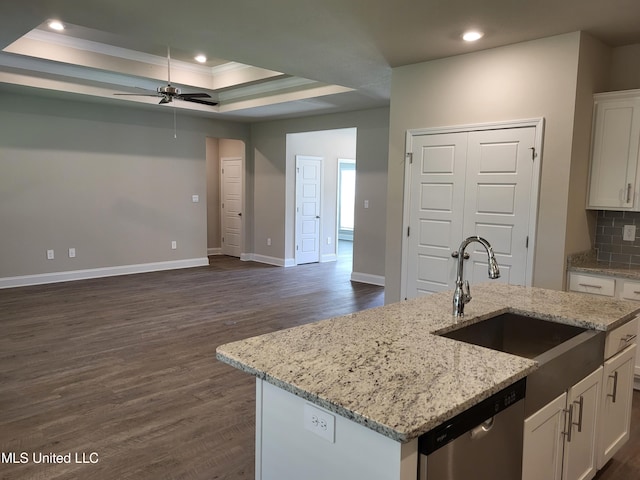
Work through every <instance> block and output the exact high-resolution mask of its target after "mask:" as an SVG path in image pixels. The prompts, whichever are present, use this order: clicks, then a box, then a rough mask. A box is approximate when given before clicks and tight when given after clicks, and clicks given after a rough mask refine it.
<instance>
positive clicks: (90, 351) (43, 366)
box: [0, 249, 640, 480]
mask: <svg viewBox="0 0 640 480" xmlns="http://www.w3.org/2000/svg"><path fill="white" fill-rule="evenodd" d="M339 257H340V258H339V261H338V262H335V263H324V264H312V265H302V266H298V267H292V268H286V269H284V268H279V267H271V266H267V265H262V264H257V263H253V262H241V261H239V260H237V259H234V258H230V257H212V258H211V265H210V266H209V267H202V268H194V269H185V270H175V271H170V272H156V273H149V274H140V275H130V276H122V277H111V278H104V279H95V280H86V281H78V282H70V283H60V284H53V285H43V286H34V287H24V288H16V289H7V290H0V332H1V333H0V452H1V453H3V454H4V455H5V457H3V458H2V459H1V460H2V463H0V479H2V480H44V479H47V480H85V479H95V480H121V479H131V480H133V479H136V480H162V479H167V480H169V479H171V480H176V479H184V480H217V479H229V480H241V479H242V480H245V479H246V480H248V479H253V478H254V432H255V427H254V418H255V410H254V409H255V401H254V395H255V392H254V388H255V386H254V385H255V384H254V379H253V377H251V376H249V375H247V374H244V373H242V372H240V371H238V370H235V369H233V368H231V367H229V366H227V365H225V364H222V363H220V362H218V361H216V360H215V349H216V346H218V345H219V344H222V343H227V342H230V341H234V340H238V339H241V338H245V337H249V336H253V335H258V334H262V333H266V332H271V331H275V330H279V329H283V328H288V327H292V326H296V325H300V324H303V323H307V322H312V321H316V320H321V319H324V318H328V317H331V316H336V315H342V314H346V313H349V312H353V311H357V310H362V309H365V308H370V307H374V306H378V305H381V304H382V303H383V295H384V294H383V289H382V288H380V287H375V286H371V285H365V284H359V283H352V282H350V281H349V276H350V263H349V258H350V257H349V252H348V249H347V250H345V249H342V250H340V255H339ZM10 452H15V453H16V454H17V457H16V461H17V462H19V461H20V458H21V457H20V454H21V453H22V452H24V453H26V454H27V456H28V460H29V461H28V463H24V464H20V463H15V464H14V463H8V460H9V458H8V456H7V455H8V454H9V453H10ZM93 452H95V453H96V454H97V459H98V462H97V463H93V464H92V463H75V460H76V458H75V454H76V453H77V454H78V455H79V460H82V458H83V457H82V455H83V454H84V455H85V461H87V462H89V461H91V460H95V459H96V456H95V455H94V456H90V455H91V454H92V453H93ZM51 453H53V454H67V453H71V455H72V457H71V463H34V462H33V457H32V456H33V454H36V455H39V454H51ZM637 478H640V392H634V409H633V418H632V433H631V440H630V442H628V443H627V445H626V446H625V447H624V448H623V449H622V451H621V452H619V453H618V454H617V455H616V456H615V457H614V459H613V460H612V461H611V462H610V463H609V465H608V466H607V467H606V468H605V469H604V470H603V471H602V472H601V473H600V474H599V475H598V477H597V479H598V480H631V479H637ZM301 480H303V479H301ZM354 480H360V479H354ZM362 480H364V479H362ZM541 480H545V479H541Z"/></svg>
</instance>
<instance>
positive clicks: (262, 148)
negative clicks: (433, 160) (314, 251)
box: [247, 108, 389, 277]
mask: <svg viewBox="0 0 640 480" xmlns="http://www.w3.org/2000/svg"><path fill="white" fill-rule="evenodd" d="M340 128H357V145H356V150H357V153H356V165H357V172H356V210H355V238H354V259H353V271H354V272H358V273H362V274H367V275H375V276H380V277H382V276H384V256H385V216H386V206H385V202H386V169H387V155H388V132H389V110H388V109H386V108H382V109H373V110H364V111H356V112H350V113H345V114H334V115H323V116H316V117H308V118H298V119H295V120H282V121H273V122H264V123H256V124H254V125H252V128H251V141H252V153H253V159H252V160H248V163H252V165H251V166H248V173H249V176H248V179H247V180H248V182H251V181H253V182H255V187H254V190H253V192H254V196H255V197H254V200H253V210H254V211H253V218H254V223H253V227H254V229H255V230H254V238H255V239H256V244H255V246H254V252H255V253H256V254H257V255H263V256H267V257H274V258H286V256H287V255H288V254H287V245H288V240H287V238H289V239H291V238H292V237H290V235H291V234H292V232H293V230H292V229H293V228H294V227H293V223H292V218H291V215H283V212H287V185H286V170H287V145H286V144H287V141H286V137H287V134H291V133H300V132H312V131H321V130H327V129H340ZM251 176H253V178H250V177H251ZM365 199H367V200H369V205H370V208H369V209H366V210H365V209H364V208H363V204H364V200H365ZM288 235H289V237H288ZM268 237H270V238H271V240H272V244H271V246H270V247H268V246H267V245H266V244H265V242H264V241H263V240H264V239H266V238H268ZM289 241H290V240H289ZM289 254H290V253H289Z"/></svg>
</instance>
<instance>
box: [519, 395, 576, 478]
mask: <svg viewBox="0 0 640 480" xmlns="http://www.w3.org/2000/svg"><path fill="white" fill-rule="evenodd" d="M566 404H567V394H566V393H563V394H562V395H560V396H559V397H558V398H556V399H555V400H553V401H552V402H550V403H548V404H547V405H546V406H544V407H542V408H541V409H540V410H538V411H537V412H536V413H534V414H533V415H531V416H530V417H528V418H527V419H526V420H525V421H524V443H523V457H522V480H540V479H541V478H544V479H548V480H560V479H561V478H562V447H563V441H564V440H563V436H564V408H565V405H566Z"/></svg>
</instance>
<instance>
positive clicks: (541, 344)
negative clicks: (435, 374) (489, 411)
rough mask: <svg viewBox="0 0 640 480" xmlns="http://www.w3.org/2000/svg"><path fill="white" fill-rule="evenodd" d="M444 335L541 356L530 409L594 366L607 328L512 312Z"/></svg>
mask: <svg viewBox="0 0 640 480" xmlns="http://www.w3.org/2000/svg"><path fill="white" fill-rule="evenodd" d="M440 336H442V337H447V338H451V339H453V340H459V341H461V342H465V343H471V344H473V345H479V346H482V347H486V348H490V349H492V350H498V351H500V352H506V353H511V354H513V355H517V356H520V357H525V358H529V359H533V360H535V361H536V362H538V369H537V370H535V371H534V372H533V373H531V374H530V375H529V376H528V377H527V393H526V398H525V414H527V415H529V414H531V413H534V412H536V411H537V410H538V409H540V408H541V407H543V406H544V405H546V404H547V403H548V402H550V401H551V400H553V399H554V398H556V397H557V396H558V395H560V394H561V393H562V392H564V391H566V390H568V389H569V388H570V387H571V386H572V385H574V384H575V383H577V382H578V381H579V380H581V379H583V378H584V377H586V376H587V375H589V374H590V373H591V372H593V371H594V370H596V369H597V368H598V367H599V366H600V365H602V361H603V358H604V339H605V334H604V332H599V331H596V330H589V329H586V328H581V327H576V326H573V325H565V324H561V323H555V322H550V321H548V320H543V319H540V318H535V317H528V316H525V315H518V314H514V313H504V314H501V315H497V316H495V317H492V318H489V319H487V320H483V321H481V322H478V323H474V324H471V325H466V326H463V327H461V328H459V329H457V330H453V331H450V332H447V333H443V334H441V335H440Z"/></svg>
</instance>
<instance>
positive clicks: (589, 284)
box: [569, 273, 616, 297]
mask: <svg viewBox="0 0 640 480" xmlns="http://www.w3.org/2000/svg"><path fill="white" fill-rule="evenodd" d="M569 290H573V291H574V292H582V293H592V294H594V295H605V296H607V297H613V295H614V292H615V290H616V280H615V278H608V277H591V276H589V275H581V274H579V273H571V274H570V275H569Z"/></svg>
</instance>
